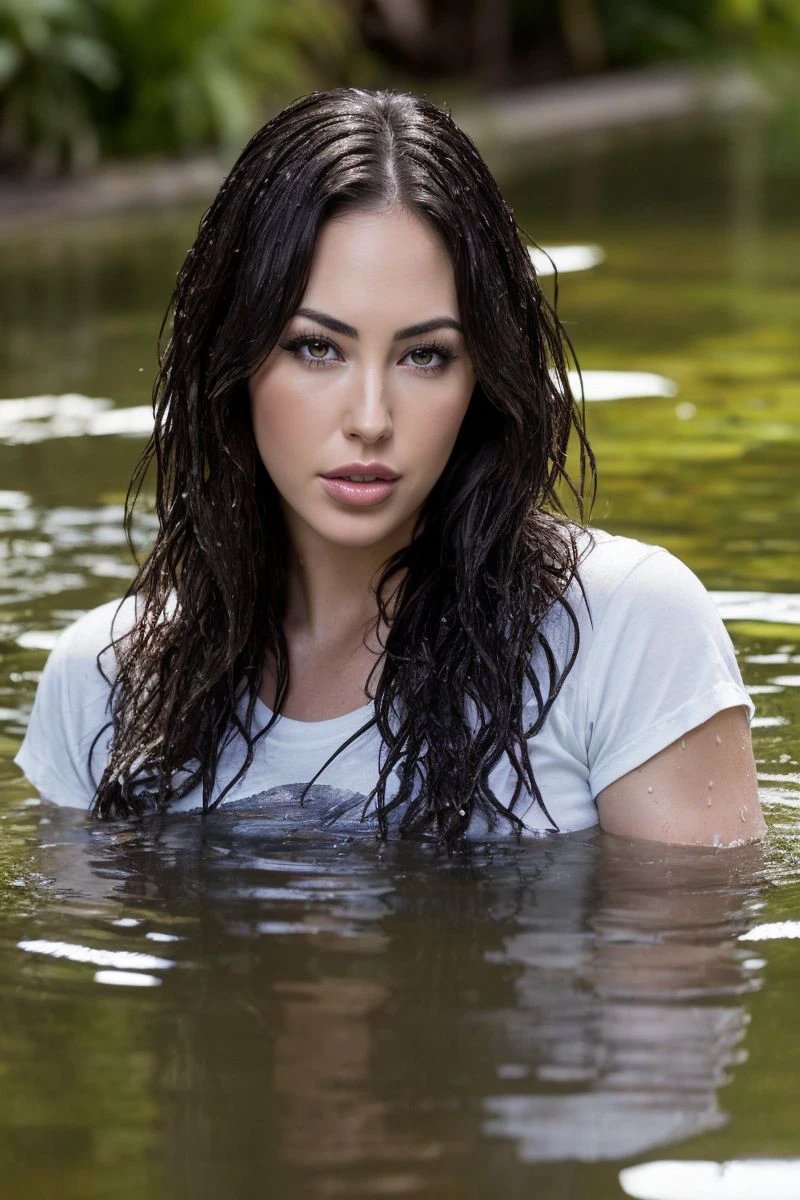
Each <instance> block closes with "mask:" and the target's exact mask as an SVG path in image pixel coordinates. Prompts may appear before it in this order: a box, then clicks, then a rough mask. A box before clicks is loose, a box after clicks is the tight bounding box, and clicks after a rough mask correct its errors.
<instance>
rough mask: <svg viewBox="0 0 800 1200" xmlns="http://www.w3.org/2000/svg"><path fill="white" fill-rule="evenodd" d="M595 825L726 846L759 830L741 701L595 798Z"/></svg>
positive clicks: (755, 836) (761, 821)
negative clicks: (598, 817)
mask: <svg viewBox="0 0 800 1200" xmlns="http://www.w3.org/2000/svg"><path fill="white" fill-rule="evenodd" d="M596 800H597V808H598V812H599V814H600V825H601V826H602V828H603V829H605V830H606V831H607V832H608V833H615V834H618V835H619V836H621V837H630V838H646V839H648V840H649V841H655V842H668V843H672V844H678V845H692V846H717V845H719V846H728V845H731V844H732V843H734V842H742V841H755V840H757V839H760V838H762V837H763V836H764V833H765V829H766V826H765V824H764V817H763V815H762V812H761V804H760V801H759V798H758V787H757V782H756V767H755V762H754V759H753V747H752V742H751V739H750V729H749V725H748V721H747V714H746V712H745V710H744V708H741V707H739V708H726V709H723V710H722V711H720V712H718V713H715V715H714V716H713V717H711V718H710V719H709V720H708V721H705V722H704V723H703V724H702V725H698V726H696V727H695V728H694V729H691V730H689V732H688V733H686V734H685V735H684V736H683V737H681V738H679V739H678V740H677V741H675V742H672V743H671V744H670V745H669V746H667V747H666V748H665V749H664V750H661V751H660V752H659V753H658V754H654V755H653V757H652V758H649V759H648V760H647V761H646V762H644V763H642V765H641V766H639V767H636V768H635V769H634V770H632V771H629V772H628V773H627V774H626V775H623V776H622V777H621V778H620V779H617V780H615V781H614V782H613V783H611V784H609V785H608V787H605V788H603V790H602V791H601V792H600V793H599V794H598V796H597V797H596Z"/></svg>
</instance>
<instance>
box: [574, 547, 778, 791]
mask: <svg viewBox="0 0 800 1200" xmlns="http://www.w3.org/2000/svg"><path fill="white" fill-rule="evenodd" d="M583 683H584V700H585V704H586V726H585V728H586V737H587V761H588V765H589V786H590V788H591V793H592V796H593V797H596V796H597V795H598V794H599V793H600V792H602V790H603V788H605V787H608V785H609V784H611V783H613V782H614V780H616V779H619V778H620V777H621V776H622V775H625V774H626V773H627V772H628V771H632V770H633V769H634V768H635V767H638V766H641V764H642V763H643V762H646V761H647V759H649V758H652V756H653V755H654V754H657V753H658V752H659V751H660V750H663V749H665V748H666V747H667V746H669V745H670V744H671V743H672V742H674V741H676V740H677V739H678V738H679V737H682V736H683V735H684V734H685V733H688V731H689V730H690V729H694V728H695V726H697V725H701V724H702V723H703V722H704V721H707V720H708V719H709V718H710V717H712V716H713V715H714V714H715V713H717V712H720V711H721V710H722V709H725V708H733V707H737V706H739V705H741V706H742V707H744V708H745V709H746V710H747V715H748V719H750V718H752V715H753V712H754V710H755V709H754V705H753V702H752V700H751V699H750V696H749V694H748V692H747V690H746V688H745V686H744V683H743V682H742V676H741V672H740V670H739V665H738V663H737V661H736V654H735V652H734V648H733V643H732V642H731V639H730V636H729V634H728V631H727V630H726V628H725V626H724V624H723V622H722V618H721V617H720V615H719V612H718V611H717V608H716V605H715V604H714V601H713V600H712V599H711V596H710V595H709V594H708V592H707V591H706V589H705V587H704V586H703V584H702V583H701V582H700V580H699V579H698V578H697V576H696V575H695V574H694V573H693V572H692V571H691V570H690V569H689V567H687V566H686V564H685V563H683V562H681V560H680V559H679V558H676V557H675V555H673V554H670V553H669V551H667V550H664V549H663V548H660V547H659V548H657V549H655V550H654V552H653V553H651V554H650V555H648V556H647V557H646V558H645V559H643V560H641V561H640V562H639V563H638V564H637V565H636V566H635V567H634V568H633V569H632V570H631V571H630V572H629V574H628V575H627V576H626V578H625V579H624V580H623V582H622V583H621V584H620V585H619V586H618V588H617V590H616V592H615V593H614V594H613V596H612V597H611V599H610V601H609V604H608V607H607V608H606V610H605V612H604V613H603V615H602V617H601V618H600V620H599V622H598V624H597V626H596V628H595V629H594V630H593V632H592V645H591V648H590V653H589V654H588V656H587V660H586V668H585V677H584V681H583Z"/></svg>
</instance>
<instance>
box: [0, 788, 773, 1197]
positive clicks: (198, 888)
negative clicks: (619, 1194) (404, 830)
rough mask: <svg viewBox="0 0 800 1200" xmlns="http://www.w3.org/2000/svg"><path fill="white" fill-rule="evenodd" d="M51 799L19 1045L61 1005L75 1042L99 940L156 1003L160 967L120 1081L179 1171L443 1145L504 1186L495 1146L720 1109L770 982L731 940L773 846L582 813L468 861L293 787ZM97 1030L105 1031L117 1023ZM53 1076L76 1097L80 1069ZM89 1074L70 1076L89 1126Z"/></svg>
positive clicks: (438, 1153)
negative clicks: (261, 802)
mask: <svg viewBox="0 0 800 1200" xmlns="http://www.w3.org/2000/svg"><path fill="white" fill-rule="evenodd" d="M41 811H42V816H43V818H44V821H45V822H46V824H43V825H42V826H41V827H40V831H39V838H40V849H39V851H38V858H39V861H38V864H37V869H38V871H39V872H40V874H41V875H42V876H44V877H46V878H48V879H49V880H50V881H51V882H50V900H49V902H48V903H45V904H44V905H42V906H40V907H39V908H38V910H37V911H36V913H35V914H31V915H30V916H29V917H28V918H25V919H24V920H23V921H22V922H21V924H22V925H24V929H22V928H20V930H19V932H18V934H17V936H16V938H15V941H14V945H13V948H12V947H11V946H10V944H9V938H8V934H6V936H5V938H4V941H3V948H0V959H2V960H3V961H2V963H1V964H0V965H1V966H2V969H3V974H4V975H5V976H6V978H15V977H16V978H17V980H18V985H17V990H16V991H15V992H12V993H11V994H8V991H7V989H4V991H6V996H5V999H4V1003H6V1004H8V1003H10V1004H11V1006H12V1011H13V1019H14V1022H15V1024H16V1025H17V1027H18V1028H19V1029H20V1030H21V1031H22V1034H23V1042H24V1043H25V1044H31V1042H30V1039H32V1038H33V1035H34V1032H35V1029H36V1028H37V1027H39V1026H41V1025H42V1023H45V1024H46V1023H47V1022H48V1021H50V1022H52V1021H53V1020H55V1021H56V1025H57V1027H58V1028H59V1038H60V1040H61V1045H62V1053H63V1051H64V1050H65V1049H66V1048H67V1047H68V1045H69V1044H70V1042H71V1041H72V1039H73V1038H74V1037H76V1036H78V1033H77V1029H73V1030H70V1028H69V1027H68V1026H63V1025H61V1026H59V1021H58V1018H57V1016H56V1013H57V1011H58V1005H59V996H60V995H63V994H64V993H65V989H66V991H68V992H69V993H70V994H71V995H72V996H73V997H74V1000H75V1003H76V1004H80V1005H81V1007H82V1009H83V1011H84V1013H91V1011H92V1010H93V1007H94V1005H95V1004H96V1003H97V1002H96V1001H94V1000H92V998H91V997H92V993H93V990H95V989H96V991H97V992H98V993H105V994H107V995H108V994H110V992H109V990H108V989H106V988H104V987H98V984H99V983H106V982H113V980H111V979H108V980H106V979H105V978H103V979H100V980H98V979H97V976H96V975H95V973H94V970H93V968H94V967H95V966H98V965H99V966H104V967H109V966H110V967H111V968H112V971H111V974H112V975H113V974H114V973H115V972H114V969H116V970H117V971H118V972H119V974H120V975H121V974H122V972H123V971H131V970H135V969H136V964H137V963H138V964H139V966H140V967H141V969H142V971H145V969H146V973H147V974H148V975H149V976H152V978H153V979H154V980H160V981H161V986H160V987H159V988H158V993H159V997H160V1008H159V1013H158V1018H157V1020H155V1021H153V1022H152V1023H151V1024H143V1022H142V1020H140V1019H139V1016H137V1014H138V1013H139V1008H138V1005H139V1003H140V1001H139V999H138V997H139V996H146V995H147V992H146V990H144V991H140V990H138V989H126V988H124V987H120V988H117V989H114V991H115V1013H116V1014H117V1016H116V1018H115V1020H117V1021H120V1020H121V1021H122V1025H123V1027H124V1026H125V1025H126V1023H128V1022H132V1024H133V1026H134V1027H135V1035H133V1034H132V1036H131V1037H130V1038H127V1039H125V1038H123V1041H122V1043H121V1044H120V1045H118V1047H117V1052H118V1053H120V1054H121V1055H122V1057H123V1059H125V1058H127V1059H128V1060H129V1061H133V1059H134V1058H136V1057H137V1056H141V1055H144V1056H146V1058H147V1060H148V1061H149V1062H150V1063H151V1064H152V1068H151V1070H150V1071H149V1072H148V1074H147V1076H146V1078H141V1077H140V1078H138V1080H136V1081H130V1082H129V1084H128V1089H129V1090H130V1089H131V1088H133V1089H134V1090H135V1091H136V1092H137V1103H139V1104H142V1103H146V1104H147V1106H148V1107H149V1108H150V1110H151V1111H152V1112H153V1113H154V1115H155V1114H157V1116H155V1123H154V1127H155V1128H157V1129H158V1130H159V1131H160V1132H159V1135H158V1137H157V1139H156V1143H155V1144H154V1146H151V1153H155V1154H156V1155H157V1157H158V1159H159V1161H161V1162H162V1163H163V1166H164V1169H165V1170H166V1171H167V1173H168V1175H169V1173H173V1174H174V1176H175V1177H177V1176H179V1175H180V1176H181V1178H182V1179H183V1182H184V1187H185V1192H184V1194H190V1195H192V1196H209V1197H210V1196H218V1195H220V1194H230V1193H233V1194H237V1188H238V1187H241V1188H243V1189H244V1192H243V1193H242V1194H251V1192H250V1190H249V1185H248V1184H247V1182H246V1181H247V1180H248V1179H249V1180H252V1179H253V1178H254V1177H256V1175H257V1174H258V1172H259V1171H260V1170H263V1171H265V1172H269V1173H270V1178H272V1179H273V1180H274V1183H275V1186H276V1187H284V1188H285V1189H287V1191H286V1192H284V1193H282V1194H311V1193H310V1192H306V1191H304V1190H302V1189H301V1190H300V1191H294V1190H292V1189H295V1188H298V1187H300V1184H299V1182H298V1181H299V1180H305V1181H306V1184H307V1185H308V1186H309V1187H311V1186H312V1185H313V1194H315V1195H317V1194H318V1195H339V1194H342V1195H347V1194H358V1193H359V1192H361V1191H366V1192H367V1193H369V1194H378V1193H379V1192H380V1191H381V1190H382V1189H383V1187H384V1185H386V1187H388V1186H389V1184H390V1183H391V1181H392V1180H394V1183H395V1184H396V1186H397V1188H398V1189H399V1190H403V1189H405V1190H408V1191H413V1190H418V1189H420V1188H423V1187H431V1188H432V1187H434V1185H435V1183H436V1179H437V1178H438V1177H439V1173H440V1172H441V1171H442V1170H444V1169H445V1168H446V1169H447V1171H448V1172H449V1178H451V1179H452V1178H462V1175H463V1178H464V1180H465V1189H464V1192H463V1194H474V1195H481V1194H489V1193H488V1192H487V1193H482V1192H481V1191H480V1190H477V1191H473V1190H472V1184H471V1183H469V1185H468V1183H467V1181H470V1180H471V1179H472V1176H471V1174H470V1173H471V1172H472V1171H478V1173H479V1174H480V1173H481V1172H485V1171H486V1170H488V1167H489V1163H490V1162H494V1163H495V1165H497V1161H498V1156H499V1158H500V1160H502V1162H503V1163H504V1168H503V1169H504V1170H506V1171H508V1170H512V1168H513V1169H517V1168H514V1167H513V1164H514V1163H516V1164H518V1166H520V1167H521V1165H522V1164H537V1163H538V1164H540V1166H541V1168H542V1170H546V1169H547V1164H548V1163H556V1162H561V1163H563V1162H565V1161H572V1162H576V1161H581V1160H582V1161H585V1162H596V1161H598V1160H619V1159H620V1158H624V1157H626V1156H629V1155H632V1154H637V1153H641V1152H643V1151H644V1150H648V1149H651V1148H654V1147H656V1146H659V1145H664V1144H666V1143H669V1142H671V1141H674V1140H675V1139H676V1138H679V1137H684V1136H687V1135H691V1134H696V1133H699V1132H702V1131H707V1130H711V1129H716V1128H719V1127H720V1126H722V1125H723V1124H724V1123H725V1122H726V1119H727V1118H726V1114H725V1112H724V1108H723V1107H722V1106H721V1104H720V1099H719V1096H718V1089H719V1088H720V1087H722V1086H723V1085H724V1084H725V1083H726V1082H728V1081H729V1079H730V1072H731V1070H732V1069H733V1068H734V1066H735V1065H736V1063H737V1062H739V1061H741V1059H742V1057H743V1054H744V1051H743V1049H742V1046H741V1041H742V1038H743V1035H744V1032H745V1028H746V1023H747V1017H746V1013H745V1008H744V998H745V997H746V996H747V995H748V994H749V993H750V992H752V991H753V989H755V988H757V987H758V983H759V970H758V969H757V967H755V966H754V962H755V961H756V960H754V959H753V958H752V951H751V950H749V948H748V947H747V946H745V945H742V944H741V943H740V941H739V940H738V939H739V936H740V935H741V934H742V933H745V932H746V931H747V929H748V928H749V927H750V926H751V925H752V924H753V920H754V917H755V915H756V913H757V912H758V911H759V903H760V900H759V897H760V895H761V890H762V869H761V863H760V852H759V851H758V849H757V848H754V847H746V848H742V850H740V851H735V852H732V853H731V854H729V855H723V856H722V857H720V856H718V855H714V854H711V853H708V852H704V851H677V850H668V849H665V848H660V847H647V846H644V847H643V846H642V845H639V846H637V845H635V844H632V843H627V842H625V841H623V840H620V839H614V838H609V837H606V836H603V835H599V834H592V835H591V836H587V835H586V834H581V835H567V836H564V835H562V836H560V837H557V838H555V839H544V840H543V841H541V842H534V843H530V844H526V845H524V846H519V847H517V846H498V845H497V844H496V843H495V844H492V845H476V846H474V847H473V848H472V849H471V851H469V852H465V853H464V854H463V855H457V856H455V857H454V858H452V859H450V860H448V859H446V858H443V857H440V856H438V855H437V854H436V853H435V852H434V851H433V850H432V849H430V848H426V847H424V846H420V845H416V846H415V845H408V844H390V845H388V846H385V847H378V846H376V844H375V843H374V840H373V839H372V838H371V837H365V836H358V835H353V834H352V833H350V832H348V833H347V834H346V835H345V836H343V837H339V836H337V835H336V834H335V833H332V834H326V835H323V834H321V833H319V831H317V830H315V829H314V828H313V827H312V826H311V825H310V824H308V825H307V826H303V825H301V824H298V823H297V819H298V814H293V815H290V816H289V818H288V819H287V818H286V817H284V816H283V815H281V817H280V818H270V817H268V816H262V817H261V818H260V819H258V820H255V819H253V817H252V816H249V817H247V818H245V819H242V818H240V817H237V816H236V814H225V813H215V814H212V815H211V816H210V817H209V818H208V819H207V820H206V822H205V824H203V822H202V821H201V820H200V819H199V818H197V817H194V818H192V817H188V818H181V817H176V818H172V819H169V820H167V821H165V822H163V823H161V824H160V825H158V826H156V825H146V826H145V827H143V828H141V829H138V828H132V827H128V826H124V825H122V826H115V827H101V828H91V827H88V828H87V827H86V826H85V825H84V823H83V821H82V820H81V819H80V818H79V817H77V816H76V815H75V814H71V813H68V812H65V811H63V810H62V811H58V810H55V811H46V806H42V810H41ZM18 924H20V922H18ZM154 936H155V937H156V938H158V937H166V938H167V939H169V943H170V944H169V948H168V951H167V952H168V955H169V958H168V959H166V960H164V962H163V964H162V965H161V966H159V965H158V962H159V957H160V952H159V951H158V950H157V949H156V947H155V946H153V944H152V938H153V937H154ZM20 943H22V945H23V947H24V949H25V951H27V952H26V953H23V950H22V949H20V948H19V944H20ZM54 945H55V946H56V947H57V948H59V949H58V951H57V952H58V954H59V955H60V956H59V957H54V956H53V954H54V951H53V949H52V947H53V946H54ZM64 946H66V947H67V949H66V950H64ZM76 948H77V949H76ZM154 950H155V951H156V953H155V954H154V953H153V951H154ZM136 956H141V957H136ZM15 957H16V959H18V960H19V959H21V960H23V961H22V962H21V963H20V962H19V961H17V962H13V961H12V960H14V959H15ZM117 982H126V981H125V980H124V979H119V980H117ZM83 1020H84V1021H85V1016H84V1018H83ZM80 1036H81V1038H82V1042H83V1044H84V1047H85V1049H86V1051H87V1052H88V1053H90V1054H95V1053H102V1052H103V1049H102V1039H103V1037H104V1036H105V1035H104V1033H102V1032H101V1031H100V1030H98V1031H97V1033H96V1034H95V1035H93V1034H92V1033H91V1032H89V1033H87V1032H86V1031H85V1030H84V1032H83V1033H82V1034H81V1035H80ZM87 1039H88V1040H87ZM51 1085H52V1086H53V1087H55V1089H56V1092H57V1093H60V1094H61V1096H62V1100H63V1103H64V1104H67V1103H68V1097H67V1095H66V1089H68V1088H69V1090H71V1092H72V1093H73V1100H74V1089H75V1087H76V1084H75V1081H70V1083H69V1085H68V1084H67V1083H66V1081H62V1082H59V1081H58V1080H57V1079H54V1080H52V1084H51ZM97 1086H98V1081H97V1080H96V1079H92V1078H91V1077H85V1076H84V1077H83V1078H80V1077H79V1079H78V1082H77V1087H78V1089H79V1092H80V1091H81V1089H83V1093H82V1094H81V1095H80V1100H81V1103H82V1104H84V1105H85V1108H84V1110H83V1111H85V1113H86V1116H85V1121H86V1129H87V1134H89V1133H90V1131H91V1129H92V1128H93V1127H94V1124H95V1122H96V1120H97V1117H96V1115H94V1114H95V1113H96V1111H97V1110H96V1107H95V1105H96V1103H97V1102H99V1097H97V1096H95V1094H94V1089H96V1088H97ZM212 1130H213V1138H212V1137H211V1136H210V1132H211V1131H212ZM479 1145H480V1146H482V1147H483V1151H484V1153H483V1157H481V1154H480V1153H479V1152H478V1150H477V1147H478V1146H479ZM487 1146H490V1147H493V1149H492V1150H491V1151H490V1152H489V1154H488V1157H487V1155H486V1147H487ZM237 1164H241V1165H240V1166H237ZM244 1164H246V1166H245V1165H244ZM239 1171H241V1175H240V1176H239V1175H238V1174H237V1173H238V1172H239ZM454 1173H455V1174H454ZM324 1181H325V1182H324ZM334 1185H335V1186H334ZM392 1186H394V1184H392ZM303 1187H305V1184H304V1185H303ZM370 1189H373V1190H372V1191H370ZM167 1194H169V1190H168V1189H167Z"/></svg>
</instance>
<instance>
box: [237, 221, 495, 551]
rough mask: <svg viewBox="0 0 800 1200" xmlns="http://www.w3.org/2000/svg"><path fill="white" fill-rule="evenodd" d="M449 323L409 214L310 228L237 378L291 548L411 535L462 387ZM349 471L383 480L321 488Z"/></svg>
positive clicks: (435, 257) (448, 304)
mask: <svg viewBox="0 0 800 1200" xmlns="http://www.w3.org/2000/svg"><path fill="white" fill-rule="evenodd" d="M459 321H460V314H459V310H458V303H457V299H456V287H455V279H454V275H453V267H452V264H451V261H450V258H449V255H448V253H447V250H446V249H445V247H444V245H443V243H442V242H441V241H440V239H439V237H438V236H437V234H436V233H435V232H434V231H433V230H432V229H431V227H429V226H428V225H427V224H426V223H424V222H423V221H422V220H421V219H420V218H419V217H417V216H415V215H414V214H411V213H409V212H407V211H406V210H404V209H400V208H392V209H389V210H387V211H384V212H380V213H368V212H355V213H348V214H347V215H343V216H341V217H338V218H333V219H331V220H330V221H329V222H328V223H327V224H326V225H325V226H324V227H323V229H322V230H321V232H320V235H319V238H318V240H317V245H316V249H315V254H314V259H313V263H312V269H311V275H310V278H309V282H308V287H307V288H306V291H305V293H304V295H303V298H302V301H301V304H300V307H299V309H298V311H297V312H296V313H295V314H294V316H293V317H292V318H291V320H290V321H289V322H288V323H287V325H286V326H285V328H284V329H283V331H282V333H281V336H280V338H279V339H278V344H277V345H276V346H275V348H274V349H273V351H272V352H271V354H270V355H269V357H268V358H267V360H266V361H265V363H264V364H263V365H262V367H261V368H260V369H259V370H258V371H257V372H256V374H255V375H253V376H252V378H251V379H250V381H249V391H250V407H251V414H252V420H253V431H254V434H255V439H256V445H257V446H258V451H259V453H260V455H261V459H262V461H263V463H264V466H265V467H266V469H267V471H268V473H269V475H270V476H271V478H272V481H273V482H274V484H275V486H276V488H277V489H278V492H279V493H280V495H281V498H282V502H283V503H282V507H283V511H284V515H285V518H286V521H287V524H288V527H289V532H290V535H292V534H293V535H294V537H295V539H296V538H297V537H298V536H299V537H301V538H303V537H305V538H306V539H307V535H308V532H309V531H313V533H315V534H316V535H317V536H318V537H320V538H322V539H324V540H325V541H327V542H330V543H335V544H337V545H341V546H350V547H367V546H373V545H374V546H377V545H380V544H381V543H386V544H387V546H388V545H391V546H392V547H394V544H395V543H397V545H402V544H404V542H405V541H407V540H409V539H410V536H411V531H412V530H413V526H414V521H415V519H416V517H417V514H418V513H419V510H420V508H421V507H422V505H423V504H424V502H425V499H426V498H427V496H428V494H429V493H430V491H431V489H432V488H433V486H434V484H435V483H436V481H437V479H438V478H439V476H440V475H441V473H442V471H443V470H444V467H445V465H446V464H447V460H448V458H449V457H450V452H451V450H452V449H453V445H454V443H455V440H456V436H457V434H458V431H459V428H460V426H461V422H462V421H463V419H464V415H465V413H466V411H467V408H468V406H469V401H470V397H471V395H472V391H473V388H474V386H475V371H474V369H473V366H472V362H471V360H470V358H469V356H468V354H467V351H466V346H465V342H464V336H463V333H462V332H461V328H460V324H459ZM420 325H424V326H427V328H426V329H425V330H424V331H422V332H420V331H419V330H417V331H416V332H414V331H413V330H411V329H410V328H409V327H411V326H420ZM352 464H355V467H356V469H357V467H358V466H359V465H366V464H381V465H382V466H383V467H385V468H388V470H389V471H390V472H391V473H392V474H394V475H395V476H397V478H396V481H395V482H394V484H391V485H389V486H388V487H387V486H386V485H383V486H381V485H380V484H377V485H373V486H372V487H370V485H369V484H367V483H358V482H353V483H349V484H348V483H346V482H338V483H337V482H331V481H325V480H324V479H323V477H324V476H330V475H332V474H336V472H337V469H339V470H341V468H343V467H344V468H347V467H348V466H349V467H350V470H348V471H347V472H346V473H347V474H350V473H351V471H352V473H356V471H355V470H353V466H352ZM377 469H378V468H376V470H377ZM358 473H359V474H365V473H367V472H365V471H361V472H358ZM295 544H297V542H296V540H295Z"/></svg>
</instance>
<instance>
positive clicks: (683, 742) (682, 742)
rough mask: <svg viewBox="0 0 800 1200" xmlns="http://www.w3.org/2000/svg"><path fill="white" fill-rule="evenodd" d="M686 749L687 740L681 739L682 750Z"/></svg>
mask: <svg viewBox="0 0 800 1200" xmlns="http://www.w3.org/2000/svg"><path fill="white" fill-rule="evenodd" d="M685 749H686V738H681V750H685Z"/></svg>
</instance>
